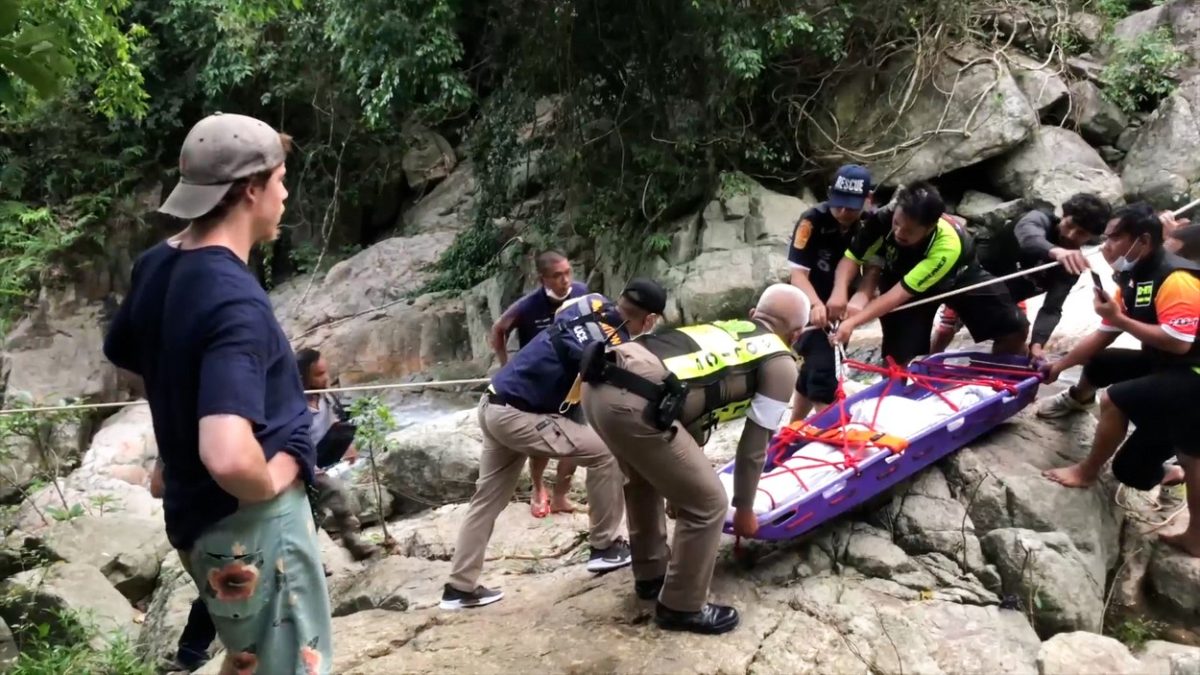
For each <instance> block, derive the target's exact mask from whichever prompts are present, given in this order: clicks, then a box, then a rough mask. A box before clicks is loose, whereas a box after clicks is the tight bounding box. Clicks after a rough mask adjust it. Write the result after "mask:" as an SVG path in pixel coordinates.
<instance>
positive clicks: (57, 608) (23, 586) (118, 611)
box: [0, 563, 136, 647]
mask: <svg viewBox="0 0 1200 675" xmlns="http://www.w3.org/2000/svg"><path fill="white" fill-rule="evenodd" d="M0 596H2V597H4V598H5V599H6V601H5V602H4V603H0V616H2V617H3V618H4V620H5V621H6V622H8V623H9V624H12V625H16V624H22V623H32V624H35V625H36V624H42V623H45V624H47V625H49V626H50V627H51V630H58V629H60V628H61V625H62V624H61V621H60V618H59V617H60V616H63V614H64V613H68V614H71V615H74V616H75V617H76V618H78V619H79V620H81V621H83V622H84V623H85V624H86V625H89V626H91V627H93V628H94V629H95V631H96V637H95V638H94V641H93V644H94V645H95V646H97V647H99V646H101V645H102V644H103V642H104V641H106V640H110V639H112V638H115V637H117V636H121V637H125V638H132V637H133V636H134V634H135V630H134V628H135V624H134V618H135V616H136V612H135V611H134V609H133V607H131V606H130V604H129V601H128V600H126V599H125V598H124V597H123V596H122V595H121V594H120V593H119V592H118V591H117V589H115V588H113V587H112V585H111V584H109V583H108V580H107V579H105V578H104V575H103V574H101V573H100V570H98V569H96V568H95V567H93V566H91V565H88V564H84V563H54V564H53V565H50V566H49V567H43V568H40V569H36V570H29V571H27V572H21V573H19V574H16V575H14V576H12V577H9V578H8V579H6V580H4V581H3V582H0Z"/></svg>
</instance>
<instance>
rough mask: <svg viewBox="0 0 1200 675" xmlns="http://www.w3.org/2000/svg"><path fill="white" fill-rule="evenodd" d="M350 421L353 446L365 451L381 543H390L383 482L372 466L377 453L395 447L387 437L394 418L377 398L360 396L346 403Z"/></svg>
mask: <svg viewBox="0 0 1200 675" xmlns="http://www.w3.org/2000/svg"><path fill="white" fill-rule="evenodd" d="M349 412H350V421H351V423H353V424H354V425H355V427H356V430H355V433H354V444H355V446H356V447H357V448H358V449H359V450H360V451H365V452H366V455H367V461H368V462H369V465H370V467H371V485H372V491H373V495H374V497H375V513H378V514H379V515H380V519H379V523H380V527H381V529H382V530H383V543H384V544H385V545H390V544H391V535H389V534H388V529H387V519H386V518H384V517H383V515H384V509H383V483H382V481H380V479H379V467H378V465H377V464H376V463H375V455H376V454H377V453H382V452H387V451H389V450H392V449H394V448H395V446H396V443H395V441H394V440H393V439H391V438H389V435H390V434H391V433H392V432H394V431H396V429H397V426H398V425H397V424H396V418H395V417H393V416H392V410H391V408H389V407H387V405H386V404H385V403H384V402H383V401H382V400H381V399H380V398H379V397H378V396H364V397H362V398H358V399H355V400H354V402H353V403H351V404H350V410H349Z"/></svg>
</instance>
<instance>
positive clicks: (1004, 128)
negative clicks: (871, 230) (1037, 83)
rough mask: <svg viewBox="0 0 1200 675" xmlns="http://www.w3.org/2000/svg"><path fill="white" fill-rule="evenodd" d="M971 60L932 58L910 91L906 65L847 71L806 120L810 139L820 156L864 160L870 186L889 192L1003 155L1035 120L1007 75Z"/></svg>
mask: <svg viewBox="0 0 1200 675" xmlns="http://www.w3.org/2000/svg"><path fill="white" fill-rule="evenodd" d="M979 56H980V55H979V54H978V53H977V52H975V51H972V50H963V51H961V52H957V53H952V54H950V55H947V56H943V57H940V58H939V59H938V60H937V61H936V62H934V63H933V64H932V65H931V66H928V67H929V69H930V72H929V77H927V78H925V79H922V80H921V81H920V82H919V83H918V86H917V87H916V88H913V89H910V88H911V83H910V80H911V78H912V77H913V76H914V69H913V63H912V61H911V60H907V59H903V58H896V59H893V60H892V61H891V62H890V63H887V64H885V65H884V67H882V68H879V69H876V70H858V71H854V74H853V75H851V76H850V77H849V78H848V79H847V80H846V81H845V82H843V83H842V84H841V85H840V86H838V87H837V88H836V89H835V90H833V91H832V92H831V93H830V96H829V97H828V101H829V104H828V105H829V110H827V111H824V112H822V114H814V115H812V116H811V118H810V120H811V122H810V123H811V124H812V125H813V127H814V129H813V131H811V132H810V134H809V136H810V139H811V140H812V142H813V144H814V145H815V146H816V147H817V148H818V150H819V151H820V154H827V153H831V154H834V155H839V154H843V151H841V150H838V149H837V147H835V146H834V145H833V143H836V144H837V146H840V147H841V148H849V149H851V150H852V151H853V152H854V153H855V154H856V155H858V156H862V155H869V156H870V157H871V159H870V160H869V166H870V168H871V170H872V174H873V175H874V177H875V179H876V181H877V182H879V183H884V184H890V185H894V184H901V183H906V182H910V181H915V180H923V179H928V178H933V177H935V176H938V175H941V174H944V173H947V172H949V171H953V170H955V169H960V168H963V167H966V166H971V165H972V164H977V163H979V162H981V161H983V160H985V159H988V158H991V157H995V156H997V155H1000V154H1003V153H1004V152H1006V151H1008V150H1009V149H1011V148H1013V147H1015V146H1017V145H1018V144H1020V143H1021V142H1022V141H1024V140H1025V139H1027V138H1028V137H1029V135H1030V134H1031V133H1032V132H1033V130H1034V128H1035V127H1036V126H1037V123H1038V115H1037V112H1036V111H1035V110H1034V109H1033V108H1032V107H1031V106H1030V104H1029V101H1028V100H1027V99H1026V97H1025V94H1024V93H1023V92H1022V90H1021V87H1020V86H1018V84H1017V82H1016V81H1014V79H1013V76H1012V75H1011V74H1010V73H1009V70H1008V68H1007V67H1006V66H1005V65H1003V64H1001V63H999V62H998V61H996V60H994V59H991V58H978V57H979ZM925 67H926V66H925V65H924V64H921V66H920V68H921V69H924V68H925ZM1031 86H1034V85H1031ZM1035 88H1036V87H1035ZM1050 98H1053V96H1052V95H1051V96H1050ZM831 117H832V120H835V121H829V122H826V121H825V120H830V119H831ZM873 153H878V154H873Z"/></svg>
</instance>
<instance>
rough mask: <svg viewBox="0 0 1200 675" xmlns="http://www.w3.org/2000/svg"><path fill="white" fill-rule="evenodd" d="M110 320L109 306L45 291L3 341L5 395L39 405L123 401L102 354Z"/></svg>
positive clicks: (0, 382) (0, 369)
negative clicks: (27, 398)
mask: <svg viewBox="0 0 1200 675" xmlns="http://www.w3.org/2000/svg"><path fill="white" fill-rule="evenodd" d="M107 321H108V319H107V311H106V310H105V308H104V305H103V304H102V303H100V302H96V301H94V300H91V299H89V298H87V297H82V296H80V295H77V292H76V290H75V289H74V288H67V289H59V290H48V289H43V290H42V292H41V294H40V296H39V297H38V301H37V305H36V306H35V307H34V309H33V311H31V312H30V313H29V315H28V316H26V317H25V318H23V319H21V320H20V321H18V322H17V323H16V324H15V325H14V326H13V327H12V329H11V330H9V332H8V334H7V338H6V339H5V341H4V344H3V352H2V353H0V361H2V362H3V363H0V391H7V392H8V393H9V394H10V395H11V394H13V393H17V392H22V393H24V394H27V395H28V396H30V397H31V398H32V400H33V401H34V402H37V403H40V404H53V403H57V402H59V401H61V400H62V399H65V398H80V399H86V400H90V401H111V400H116V399H118V398H120V396H121V392H120V384H121V383H120V381H119V378H118V371H117V369H116V368H115V367H114V366H113V365H112V364H111V363H109V362H108V360H107V359H105V358H104V353H103V351H102V345H103V344H104V328H105V326H106V325H107ZM3 373H7V377H6V378H5V377H4V376H3ZM5 380H7V383H5Z"/></svg>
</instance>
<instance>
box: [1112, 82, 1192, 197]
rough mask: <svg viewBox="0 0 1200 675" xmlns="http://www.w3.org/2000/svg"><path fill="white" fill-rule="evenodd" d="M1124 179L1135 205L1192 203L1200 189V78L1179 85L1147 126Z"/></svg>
mask: <svg viewBox="0 0 1200 675" xmlns="http://www.w3.org/2000/svg"><path fill="white" fill-rule="evenodd" d="M1122 180H1123V181H1124V186H1125V193H1126V195H1127V196H1128V197H1129V199H1131V200H1137V199H1144V200H1146V201H1149V202H1150V203H1151V204H1153V205H1154V206H1156V207H1159V208H1166V207H1169V206H1177V205H1179V204H1181V203H1183V202H1186V201H1188V195H1189V194H1191V192H1192V191H1194V190H1195V189H1196V187H1197V184H1200V75H1198V76H1196V77H1193V78H1192V79H1190V80H1187V81H1186V82H1184V83H1183V84H1181V85H1179V88H1178V89H1177V90H1176V91H1175V93H1174V94H1172V95H1171V96H1170V97H1168V98H1167V99H1166V100H1165V101H1163V102H1162V103H1161V104H1160V105H1159V107H1158V110H1155V111H1154V112H1153V113H1152V114H1151V115H1150V117H1149V119H1147V120H1146V123H1145V124H1143V125H1142V128H1141V130H1140V131H1139V132H1138V135H1137V138H1136V140H1134V142H1133V147H1131V148H1130V149H1129V154H1127V155H1126V156H1125V164H1124V171H1123V173H1122Z"/></svg>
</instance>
